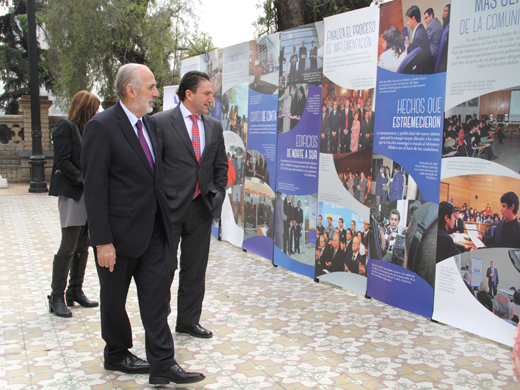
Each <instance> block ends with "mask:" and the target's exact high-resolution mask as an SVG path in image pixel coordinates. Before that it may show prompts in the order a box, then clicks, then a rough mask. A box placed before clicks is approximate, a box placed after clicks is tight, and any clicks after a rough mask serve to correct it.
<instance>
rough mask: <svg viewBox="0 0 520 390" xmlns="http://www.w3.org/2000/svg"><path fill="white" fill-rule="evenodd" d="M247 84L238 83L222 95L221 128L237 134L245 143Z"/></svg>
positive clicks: (245, 143)
mask: <svg viewBox="0 0 520 390" xmlns="http://www.w3.org/2000/svg"><path fill="white" fill-rule="evenodd" d="M247 88H248V87H247V85H246V84H240V85H236V86H234V87H233V88H231V89H229V90H227V91H226V92H224V95H223V96H222V128H223V129H224V131H232V132H233V133H235V134H237V135H238V136H239V137H240V138H241V139H242V141H243V142H244V146H246V145H247V108H248V100H247V98H248V92H247Z"/></svg>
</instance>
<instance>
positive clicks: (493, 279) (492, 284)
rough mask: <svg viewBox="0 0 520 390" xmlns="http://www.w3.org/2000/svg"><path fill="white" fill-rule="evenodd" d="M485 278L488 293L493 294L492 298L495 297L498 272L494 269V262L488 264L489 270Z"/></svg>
mask: <svg viewBox="0 0 520 390" xmlns="http://www.w3.org/2000/svg"><path fill="white" fill-rule="evenodd" d="M486 278H488V286H489V293H490V294H493V296H495V295H497V290H498V283H499V281H500V280H499V278H498V270H497V269H496V268H495V262H494V261H491V262H490V263H489V268H488V269H487V270H486Z"/></svg>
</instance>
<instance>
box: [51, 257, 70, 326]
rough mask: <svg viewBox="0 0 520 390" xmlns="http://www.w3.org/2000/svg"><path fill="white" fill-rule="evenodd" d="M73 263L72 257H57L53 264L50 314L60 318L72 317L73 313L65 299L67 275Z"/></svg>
mask: <svg viewBox="0 0 520 390" xmlns="http://www.w3.org/2000/svg"><path fill="white" fill-rule="evenodd" d="M71 261H72V256H58V255H56V256H54V262H53V263H52V282H51V288H52V292H51V295H48V296H47V298H48V299H49V312H50V313H54V314H56V315H57V316H58V317H65V318H69V317H72V313H71V312H70V310H69V309H68V308H67V306H65V298H64V292H65V286H66V285H67V274H68V273H69V268H70V263H71Z"/></svg>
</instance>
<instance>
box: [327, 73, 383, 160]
mask: <svg viewBox="0 0 520 390" xmlns="http://www.w3.org/2000/svg"><path fill="white" fill-rule="evenodd" d="M322 96H323V98H322V103H321V132H320V152H321V153H332V154H346V153H355V152H358V151H361V150H366V149H370V150H372V146H373V144H374V116H375V115H374V107H375V106H374V89H368V90H351V89H346V88H342V87H340V86H338V85H336V84H334V83H333V82H331V81H330V80H329V79H328V78H327V77H325V76H323V94H322Z"/></svg>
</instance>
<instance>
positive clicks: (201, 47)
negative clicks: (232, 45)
mask: <svg viewBox="0 0 520 390" xmlns="http://www.w3.org/2000/svg"><path fill="white" fill-rule="evenodd" d="M187 41H188V48H187V49H186V50H185V52H184V58H188V57H195V56H198V55H201V54H204V53H209V52H210V51H213V50H215V49H216V47H215V46H213V43H212V42H211V38H210V37H209V36H208V35H207V34H205V33H201V34H200V35H199V36H197V37H194V38H193V39H188V40H187Z"/></svg>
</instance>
